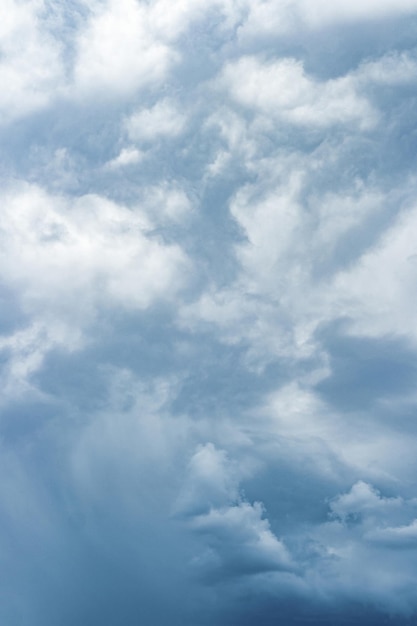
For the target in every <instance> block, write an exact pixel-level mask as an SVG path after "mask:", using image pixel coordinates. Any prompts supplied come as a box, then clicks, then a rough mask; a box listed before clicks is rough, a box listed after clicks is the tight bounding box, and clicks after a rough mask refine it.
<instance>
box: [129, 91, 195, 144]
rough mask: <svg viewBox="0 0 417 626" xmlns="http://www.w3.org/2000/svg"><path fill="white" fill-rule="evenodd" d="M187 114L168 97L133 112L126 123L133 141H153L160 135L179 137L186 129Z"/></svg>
mask: <svg viewBox="0 0 417 626" xmlns="http://www.w3.org/2000/svg"><path fill="white" fill-rule="evenodd" d="M185 122H186V116H185V115H184V114H183V113H181V112H180V111H179V110H178V107H176V106H175V104H174V103H173V102H171V101H170V100H168V99H164V100H160V101H159V102H157V103H156V104H155V105H154V106H153V107H152V108H150V109H141V110H139V111H137V112H136V113H133V114H132V115H131V116H130V117H129V118H128V119H127V120H126V123H125V128H126V131H127V134H128V136H129V139H130V140H131V141H145V142H151V141H153V140H155V139H159V138H160V137H177V136H178V135H180V134H181V132H182V131H183V129H184V126H185Z"/></svg>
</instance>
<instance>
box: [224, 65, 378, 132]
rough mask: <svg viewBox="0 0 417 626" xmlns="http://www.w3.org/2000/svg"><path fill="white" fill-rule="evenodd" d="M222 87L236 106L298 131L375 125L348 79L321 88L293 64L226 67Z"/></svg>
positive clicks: (321, 84)
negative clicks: (334, 126)
mask: <svg viewBox="0 0 417 626" xmlns="http://www.w3.org/2000/svg"><path fill="white" fill-rule="evenodd" d="M220 85H221V86H223V87H224V88H225V89H226V90H227V91H229V92H230V95H231V97H232V98H233V99H234V100H235V101H236V102H238V103H239V104H242V105H244V106H246V107H249V108H251V109H254V110H255V111H258V112H262V113H264V114H268V115H272V116H273V117H275V118H278V119H280V118H281V119H282V120H284V121H285V122H289V123H292V124H296V125H301V126H306V127H309V126H318V127H326V126H332V125H334V124H349V123H353V124H358V125H359V126H360V127H361V128H363V129H366V128H370V127H372V126H373V125H374V124H375V122H376V120H377V113H376V112H375V111H374V110H373V108H372V106H371V105H370V104H369V102H368V101H367V100H366V98H365V97H363V96H361V95H360V93H358V91H357V89H356V86H355V83H354V81H353V80H352V78H351V77H350V76H349V75H347V76H344V77H341V78H337V79H332V80H327V81H322V82H320V81H317V80H315V79H314V78H312V77H309V76H308V75H307V74H306V73H305V71H304V68H303V66H302V63H301V62H300V61H298V60H296V59H292V58H284V59H277V60H274V61H268V62H265V61H262V60H260V59H258V58H256V57H251V56H248V57H242V58H240V59H239V60H238V61H237V62H233V63H230V64H229V65H227V66H226V68H225V69H224V70H223V73H222V76H221V78H220Z"/></svg>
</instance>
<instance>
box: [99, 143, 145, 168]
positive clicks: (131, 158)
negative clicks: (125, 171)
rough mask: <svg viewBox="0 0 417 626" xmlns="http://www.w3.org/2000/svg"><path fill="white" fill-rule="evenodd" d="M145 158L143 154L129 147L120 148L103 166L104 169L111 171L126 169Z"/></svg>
mask: <svg viewBox="0 0 417 626" xmlns="http://www.w3.org/2000/svg"><path fill="white" fill-rule="evenodd" d="M144 158H145V154H144V153H143V152H141V151H140V150H137V148H134V147H132V146H129V147H128V148H122V150H121V151H120V153H119V154H118V155H117V157H115V158H114V159H111V161H108V162H107V163H106V164H105V168H108V169H111V170H117V169H119V168H122V167H126V166H129V165H136V164H137V163H140V162H141V161H142V160H143V159H144Z"/></svg>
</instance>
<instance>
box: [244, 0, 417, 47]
mask: <svg viewBox="0 0 417 626" xmlns="http://www.w3.org/2000/svg"><path fill="white" fill-rule="evenodd" d="M247 10H248V16H247V19H246V20H245V21H244V22H243V24H241V26H240V29H239V36H240V38H241V39H242V40H243V41H245V40H248V39H249V40H250V39H253V38H258V37H262V36H265V34H268V35H275V36H280V35H288V34H292V35H293V34H295V33H297V32H299V31H300V30H306V29H307V30H319V29H321V28H326V27H328V26H332V25H338V24H344V23H345V24H346V23H354V22H363V21H365V22H367V21H373V20H380V19H389V18H395V17H401V16H406V15H410V14H413V13H415V12H416V11H417V2H416V1H415V0H400V1H398V2H397V1H395V0H380V1H379V0H366V1H365V2H360V1H359V0H353V1H351V0H340V1H339V2H337V3H329V2H327V1H326V0H314V2H311V1H310V0H290V1H289V0H278V1H276V0H255V1H251V2H247Z"/></svg>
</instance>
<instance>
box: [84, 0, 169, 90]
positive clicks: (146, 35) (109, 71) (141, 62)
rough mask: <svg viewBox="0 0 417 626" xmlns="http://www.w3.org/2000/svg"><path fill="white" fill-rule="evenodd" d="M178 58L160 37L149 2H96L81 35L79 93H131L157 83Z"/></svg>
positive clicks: (132, 0)
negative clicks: (156, 30) (156, 33)
mask: <svg viewBox="0 0 417 626" xmlns="http://www.w3.org/2000/svg"><path fill="white" fill-rule="evenodd" d="M175 59H176V55H175V53H174V51H173V50H171V49H170V47H169V45H167V43H165V42H164V41H163V40H161V39H160V38H158V37H157V36H156V35H155V32H154V29H153V28H152V23H151V22H149V8H148V7H147V5H146V4H144V3H139V2H135V1H134V0H120V1H117V2H116V1H114V0H111V1H109V2H108V3H105V4H104V5H103V4H97V5H96V6H95V7H93V11H92V15H91V17H90V20H89V22H88V23H87V25H86V27H85V29H84V30H83V32H81V33H78V34H77V58H76V61H75V67H74V79H75V89H76V93H77V92H78V95H79V97H85V95H88V94H95V93H96V92H99V93H100V94H101V97H102V98H108V97H112V96H115V95H116V96H130V95H132V94H134V93H135V92H136V91H137V90H138V89H139V88H141V87H144V86H149V85H156V84H158V83H159V82H160V81H161V80H162V79H163V78H164V76H165V75H166V72H167V71H168V69H169V67H170V66H171V64H172V62H173V61H175Z"/></svg>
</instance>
